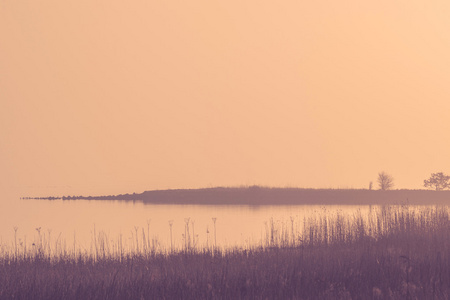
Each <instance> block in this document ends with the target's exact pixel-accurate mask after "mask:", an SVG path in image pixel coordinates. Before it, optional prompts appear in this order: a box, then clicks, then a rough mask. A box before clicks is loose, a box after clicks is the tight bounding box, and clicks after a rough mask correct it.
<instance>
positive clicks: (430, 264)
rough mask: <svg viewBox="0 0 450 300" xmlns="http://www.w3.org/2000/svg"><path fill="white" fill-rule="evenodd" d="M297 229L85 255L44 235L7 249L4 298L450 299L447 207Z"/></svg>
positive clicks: (396, 210) (398, 210) (316, 222)
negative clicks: (238, 240)
mask: <svg viewBox="0 0 450 300" xmlns="http://www.w3.org/2000/svg"><path fill="white" fill-rule="evenodd" d="M291 225H292V224H291V223H290V222H288V224H278V223H275V222H273V221H269V222H268V224H267V235H266V240H265V243H264V244H263V246H261V247H255V248H252V249H227V250H215V251H214V250H211V248H210V249H200V248H193V247H191V248H189V247H187V246H186V247H185V248H184V249H181V250H178V251H173V252H172V251H166V252H164V251H155V248H152V247H151V244H148V238H147V239H145V238H144V237H142V239H143V240H141V241H136V243H137V244H138V245H139V247H140V248H139V249H140V250H139V251H137V250H136V249H128V250H123V249H122V251H120V247H119V246H116V248H117V250H114V251H111V246H110V248H108V246H107V245H103V246H100V245H101V241H102V238H101V237H99V238H98V240H97V246H96V247H95V249H92V250H89V251H86V252H84V253H82V252H79V251H78V252H77V251H68V250H65V249H64V247H63V246H61V244H60V248H58V249H52V248H51V247H50V246H49V245H48V244H49V243H46V241H45V239H44V238H41V244H38V245H35V247H34V248H33V249H26V251H25V249H23V247H20V248H16V246H14V247H12V248H11V247H10V248H6V247H3V248H2V250H1V251H0V299H449V298H450V215H449V209H448V208H447V207H434V208H427V209H422V210H417V209H412V208H410V207H406V206H395V207H390V206H387V207H383V208H382V209H380V210H378V211H376V212H375V213H372V214H370V215H369V217H365V216H362V215H361V214H360V215H356V216H354V217H351V218H347V217H344V216H341V215H334V216H328V215H326V214H325V215H322V216H317V217H314V216H312V217H311V218H309V219H305V220H304V225H305V226H304V227H303V229H302V232H296V231H294V230H293V229H292V230H289V228H291V227H292V228H293V226H291ZM137 232H138V230H136V236H138V233H137ZM187 232H188V231H187ZM187 243H188V242H186V244H187ZM118 245H119V244H118ZM145 245H147V246H145ZM108 249H110V250H108Z"/></svg>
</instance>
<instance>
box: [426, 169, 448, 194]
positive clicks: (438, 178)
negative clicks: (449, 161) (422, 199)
mask: <svg viewBox="0 0 450 300" xmlns="http://www.w3.org/2000/svg"><path fill="white" fill-rule="evenodd" d="M449 181H450V176H447V175H445V174H444V173H442V172H439V173H431V176H430V178H429V179H426V180H424V181H423V186H424V187H429V188H433V189H436V191H442V190H444V189H448V188H450V182H449Z"/></svg>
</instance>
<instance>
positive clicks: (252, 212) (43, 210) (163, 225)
mask: <svg viewBox="0 0 450 300" xmlns="http://www.w3.org/2000/svg"><path fill="white" fill-rule="evenodd" d="M12 207H13V208H12V209H11V210H9V211H8V212H5V211H2V212H1V214H2V215H1V218H0V237H1V244H2V245H9V246H12V245H13V244H14V243H22V244H23V243H26V244H27V245H28V246H29V247H31V246H32V244H33V243H34V244H36V243H46V244H48V245H49V247H50V246H51V247H55V246H56V245H57V244H59V247H62V246H64V247H66V248H68V249H74V248H76V249H79V251H90V250H92V249H94V248H98V247H100V246H102V247H111V248H114V247H116V248H118V247H119V244H120V247H124V248H125V249H143V248H144V247H147V248H148V249H156V250H159V251H160V250H164V249H165V250H167V251H168V250H170V249H181V248H183V247H191V248H192V247H195V248H202V247H203V248H204V247H213V246H216V247H220V248H223V247H250V246H255V245H263V244H264V243H267V241H268V240H270V239H271V236H270V234H269V233H270V232H272V233H273V230H274V229H276V230H278V231H279V232H278V233H279V234H282V235H285V236H289V235H290V234H291V235H292V232H301V230H302V227H303V224H304V222H305V220H307V218H309V217H311V216H318V215H327V216H332V215H336V214H341V215H354V214H356V213H360V214H362V215H367V214H368V213H369V211H370V210H371V209H374V207H370V206H338V205H335V206H331V205H329V206H323V205H322V206H321V205H297V206H284V205H278V206H277V205H274V206H240V205H234V206H221V205H217V206H212V205H148V204H143V203H140V202H135V203H133V202H121V201H88V200H74V201H67V200H66V201H63V200H54V201H45V200H20V201H16V202H15V203H14V205H13V206H12ZM14 228H16V230H15V229H14ZM94 237H97V238H94ZM99 237H101V239H99ZM100 240H101V241H102V243H104V244H102V245H99V243H100V242H99V241H100ZM122 250H123V249H122ZM117 251H118V250H117Z"/></svg>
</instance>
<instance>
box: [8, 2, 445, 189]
mask: <svg viewBox="0 0 450 300" xmlns="http://www.w3.org/2000/svg"><path fill="white" fill-rule="evenodd" d="M344 2H345V3H344ZM449 16H450V2H449V1H448V0H439V1H425V0H423V1H419V0H408V1H406V0H405V1H396V0H386V1H384V0H381V1H360V0H349V1H335V0H323V1H302V0H295V1H290V0H286V1H261V0H258V1H246V0H239V1H234V0H227V1H211V0H204V1H199V0H190V1H156V0H136V1H117V0H108V1H92V0H68V1H60V0H54V1H45V0H42V1H31V0H30V1H25V0H23V1H16V0H3V1H1V2H0V187H1V188H2V189H3V190H4V191H5V190H15V191H19V192H20V193H21V194H22V195H36V194H55V193H56V194H58V193H67V192H70V193H76V194H105V193H106V194H113V193H127V192H134V191H136V192H141V191H144V190H149V189H165V188H196V187H208V186H230V185H232V186H235V185H250V184H260V185H270V186H295V187H316V188H321V187H323V188H328V187H332V188H339V187H340V188H347V187H349V188H367V187H368V185H369V182H370V181H374V182H375V181H376V176H377V173H378V172H379V171H383V170H384V171H386V172H388V173H390V174H392V176H393V177H394V178H395V183H396V187H397V188H421V187H422V183H423V180H424V179H425V178H427V177H428V176H429V175H430V173H431V172H436V171H444V172H450V151H449V150H450V138H449V135H450V84H449V82H448V81H449V80H450V18H449Z"/></svg>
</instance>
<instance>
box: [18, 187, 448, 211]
mask: <svg viewBox="0 0 450 300" xmlns="http://www.w3.org/2000/svg"><path fill="white" fill-rule="evenodd" d="M21 199H36V200H96V201H102V200H112V201H127V202H128V201H139V202H142V203H144V204H178V205H250V206H259V205H389V204H392V205H449V204H450V191H431V190H388V191H381V190H367V189H359V190H358V189H301V188H268V187H259V186H252V187H244V188H241V187H239V188H233V187H215V188H203V189H174V190H153V191H145V192H143V193H133V194H119V195H108V196H62V197H57V196H49V197H22V198H21Z"/></svg>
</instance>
